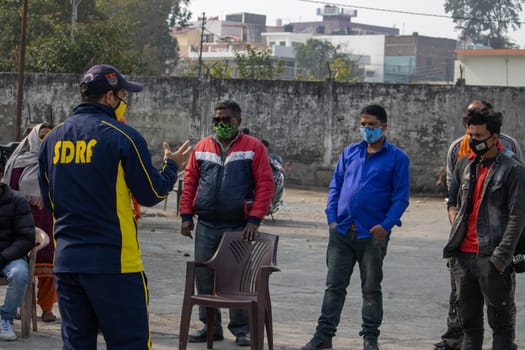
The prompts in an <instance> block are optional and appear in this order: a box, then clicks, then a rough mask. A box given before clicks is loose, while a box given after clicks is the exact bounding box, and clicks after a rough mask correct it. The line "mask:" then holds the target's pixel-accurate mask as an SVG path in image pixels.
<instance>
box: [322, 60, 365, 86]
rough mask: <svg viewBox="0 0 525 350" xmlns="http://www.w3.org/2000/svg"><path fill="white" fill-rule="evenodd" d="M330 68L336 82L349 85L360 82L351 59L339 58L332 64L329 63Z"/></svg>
mask: <svg viewBox="0 0 525 350" xmlns="http://www.w3.org/2000/svg"><path fill="white" fill-rule="evenodd" d="M329 67H330V71H331V75H332V77H333V78H334V80H335V81H340V82H348V83H356V82H358V81H359V77H358V76H357V74H356V73H355V72H354V71H355V70H354V62H353V61H351V60H350V59H344V58H341V57H338V58H336V59H335V60H334V61H333V62H332V63H329Z"/></svg>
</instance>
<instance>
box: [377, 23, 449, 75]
mask: <svg viewBox="0 0 525 350" xmlns="http://www.w3.org/2000/svg"><path fill="white" fill-rule="evenodd" d="M456 45H457V42H456V40H453V39H444V38H433V37H427V36H421V35H418V34H417V33H414V34H413V35H398V36H387V37H386V40H385V68H384V82H385V83H437V82H441V83H451V82H453V81H454V50H455V49H456Z"/></svg>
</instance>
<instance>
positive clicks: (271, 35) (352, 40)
mask: <svg viewBox="0 0 525 350" xmlns="http://www.w3.org/2000/svg"><path fill="white" fill-rule="evenodd" d="M317 14H318V15H319V16H321V17H322V20H321V21H315V22H295V23H287V24H283V23H282V20H277V23H275V25H274V26H268V25H266V16H265V15H259V14H251V13H236V14H229V15H226V17H225V18H226V20H219V18H218V17H210V18H207V19H206V22H205V31H204V35H203V36H202V39H203V40H202V62H203V65H204V70H203V72H204V73H205V74H206V69H209V67H210V66H212V65H213V64H216V62H222V63H223V64H226V65H227V66H230V67H232V68H233V70H234V72H235V52H244V51H245V49H246V45H251V46H254V47H257V48H263V49H271V54H272V57H273V58H274V59H275V60H276V61H281V62H282V63H283V68H284V70H283V72H282V74H281V79H287V80H288V79H295V78H296V77H297V75H298V73H300V72H299V71H298V68H297V65H296V59H295V48H296V47H297V46H298V45H301V44H305V43H306V42H307V41H308V40H309V39H318V40H326V41H328V42H330V43H331V44H332V45H334V46H335V47H338V48H339V51H340V52H343V53H345V54H347V55H348V56H349V57H350V58H351V59H352V60H353V61H354V62H355V63H357V67H356V68H357V71H359V72H360V73H361V77H360V81H364V82H378V83H381V82H393V83H425V82H433V83H438V82H439V83H451V82H453V81H454V49H455V48H456V41H455V40H452V39H443V38H431V37H425V36H419V35H417V34H414V35H399V29H397V28H393V27H383V26H376V25H369V24H361V23H355V22H353V21H352V19H353V18H355V17H356V16H357V11H356V10H350V9H344V8H340V7H338V6H333V5H325V6H324V7H323V8H322V9H317ZM201 25H202V22H200V21H197V22H194V23H193V24H192V25H191V26H190V27H188V28H184V29H181V30H179V31H176V32H174V33H173V36H174V37H176V38H177V40H178V42H179V48H180V55H181V64H180V67H177V68H178V74H180V71H181V69H183V68H181V67H184V65H185V64H186V65H188V64H196V61H197V60H198V58H199V54H200V48H201ZM234 76H235V73H234Z"/></svg>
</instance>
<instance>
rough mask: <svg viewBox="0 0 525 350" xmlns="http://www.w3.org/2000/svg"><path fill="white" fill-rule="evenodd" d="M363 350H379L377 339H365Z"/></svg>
mask: <svg viewBox="0 0 525 350" xmlns="http://www.w3.org/2000/svg"><path fill="white" fill-rule="evenodd" d="M363 350H379V345H378V344H377V338H365V339H364V340H363Z"/></svg>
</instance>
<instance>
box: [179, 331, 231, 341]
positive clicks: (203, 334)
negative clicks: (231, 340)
mask: <svg viewBox="0 0 525 350" xmlns="http://www.w3.org/2000/svg"><path fill="white" fill-rule="evenodd" d="M223 339H224V336H223V335H222V334H221V333H217V332H216V333H215V335H214V336H213V340H223ZM207 341H208V330H207V329H206V328H203V329H201V330H199V331H197V332H195V333H194V334H190V336H189V337H188V342H190V343H206V342H207Z"/></svg>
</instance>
